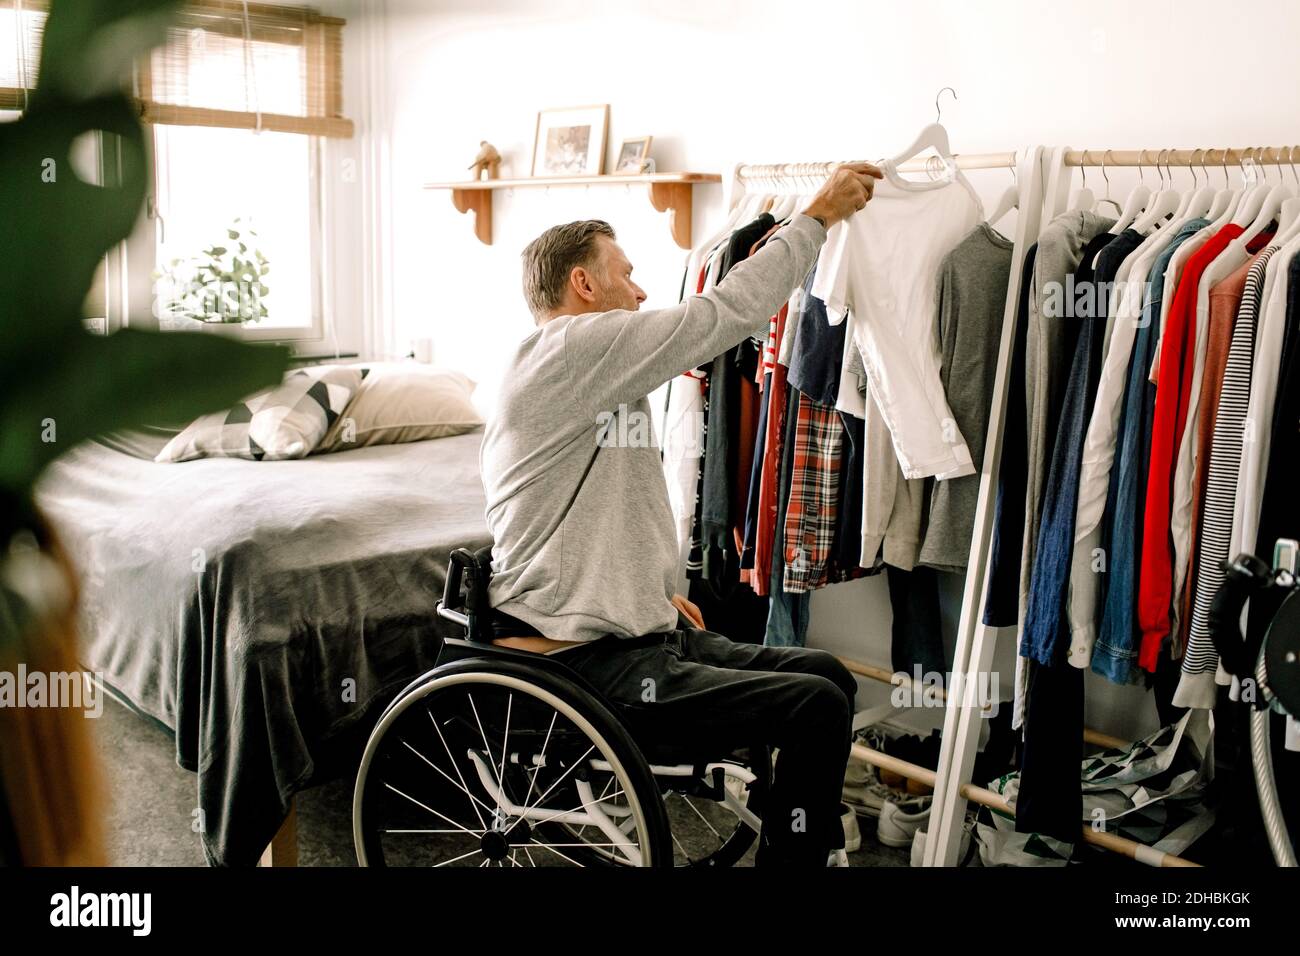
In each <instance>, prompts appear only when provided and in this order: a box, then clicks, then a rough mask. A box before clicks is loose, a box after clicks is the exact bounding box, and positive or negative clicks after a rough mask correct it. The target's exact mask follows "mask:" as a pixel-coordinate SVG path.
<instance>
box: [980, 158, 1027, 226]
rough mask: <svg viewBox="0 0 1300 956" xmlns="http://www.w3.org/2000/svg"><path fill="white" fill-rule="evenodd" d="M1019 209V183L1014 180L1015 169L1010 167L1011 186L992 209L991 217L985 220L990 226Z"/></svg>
mask: <svg viewBox="0 0 1300 956" xmlns="http://www.w3.org/2000/svg"><path fill="white" fill-rule="evenodd" d="M1019 208H1020V183H1019V182H1018V181H1017V180H1016V167H1015V166H1012V167H1011V185H1010V186H1008V187H1007V188H1006V191H1005V192H1003V193H1002V198H1001V199H999V200H998V204H997V205H996V206H994V207H993V215H991V216H989V217H988V219H987V220H985V221H986V222H987V223H988V224H989V225H990V226H991V225H993V224H994V223H995V222H997V221H998V220H999V219H1001V218H1002V217H1003V216H1005V215H1006V214H1007V213H1009V212H1011V210H1013V209H1019Z"/></svg>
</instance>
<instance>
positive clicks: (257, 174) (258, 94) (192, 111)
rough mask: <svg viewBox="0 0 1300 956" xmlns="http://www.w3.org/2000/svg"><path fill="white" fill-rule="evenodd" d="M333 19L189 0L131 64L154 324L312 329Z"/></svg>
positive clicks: (336, 55)
mask: <svg viewBox="0 0 1300 956" xmlns="http://www.w3.org/2000/svg"><path fill="white" fill-rule="evenodd" d="M0 2H4V0H0ZM342 26H343V21H342V20H338V19H334V18H331V17H322V16H320V14H318V13H316V12H315V11H314V10H311V9H308V8H305V7H287V6H273V5H269V4H265V3H252V2H250V3H247V4H243V3H232V2H230V0H196V2H192V3H188V4H186V6H185V7H184V8H182V10H181V12H180V14H179V16H178V18H177V20H176V22H175V23H173V24H172V25H171V26H170V27H169V28H168V32H167V40H166V42H165V43H164V44H163V45H162V46H160V47H158V48H157V49H155V50H154V51H153V52H152V54H150V56H149V57H148V58H147V59H146V60H145V61H144V62H142V63H141V64H140V69H139V76H138V79H137V87H138V92H139V95H140V100H141V102H140V113H141V116H142V117H143V118H144V120H145V122H146V123H151V124H153V133H154V143H153V145H154V164H155V177H154V179H155V194H154V204H155V209H156V214H157V219H158V223H157V226H158V228H157V232H156V246H157V263H158V269H157V274H158V279H157V281H156V282H155V284H154V289H153V292H154V295H155V300H154V301H155V309H154V314H155V315H156V316H157V317H158V320H159V325H160V327H162V328H177V327H190V326H192V325H193V323H195V322H196V321H214V320H218V321H226V322H232V321H234V322H238V321H243V322H244V332H245V333H246V334H248V335H252V336H254V337H273V338H310V337H317V336H319V335H320V334H321V330H322V327H323V317H322V309H321V287H322V266H321V263H322V246H323V243H322V239H321V232H322V227H321V222H322V216H321V177H320V155H321V151H322V149H323V137H327V136H340V137H347V136H351V135H352V123H351V121H350V120H348V119H345V118H344V117H343V116H342V105H343V104H342V65H341V51H342V33H341V30H342Z"/></svg>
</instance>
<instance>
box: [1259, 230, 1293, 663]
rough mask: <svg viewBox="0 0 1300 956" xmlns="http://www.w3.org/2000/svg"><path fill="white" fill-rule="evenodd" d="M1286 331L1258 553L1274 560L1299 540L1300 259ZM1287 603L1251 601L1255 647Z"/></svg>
mask: <svg viewBox="0 0 1300 956" xmlns="http://www.w3.org/2000/svg"><path fill="white" fill-rule="evenodd" d="M1287 276H1288V279H1287V287H1286V288H1287V294H1286V327H1285V329H1284V332H1283V339H1284V340H1283V346H1282V358H1281V361H1280V363H1279V383H1280V384H1279V387H1278V392H1277V396H1276V399H1275V406H1274V414H1273V422H1272V428H1271V431H1272V435H1271V437H1270V439H1269V447H1270V449H1271V452H1270V454H1269V460H1268V467H1267V468H1266V469H1265V472H1264V483H1263V488H1264V491H1263V500H1262V503H1261V506H1260V515H1259V531H1258V532H1257V534H1256V540H1255V553H1256V554H1258V555H1260V556H1262V557H1265V558H1266V559H1267V558H1270V557H1271V556H1272V553H1273V545H1274V543H1275V542H1276V541H1277V539H1278V538H1300V507H1297V504H1298V503H1300V499H1298V498H1297V495H1296V493H1295V476H1296V474H1297V471H1298V470H1300V255H1297V256H1295V257H1294V258H1292V260H1291V263H1290V265H1289V266H1288V267H1287ZM1282 600H1283V593H1282V591H1281V589H1273V590H1271V591H1266V592H1264V593H1262V594H1258V595H1255V596H1254V597H1252V598H1251V599H1250V613H1249V618H1248V624H1247V637H1248V639H1249V640H1250V642H1251V643H1252V645H1257V644H1258V642H1259V641H1261V640H1262V639H1263V637H1264V633H1265V631H1266V630H1267V628H1268V625H1269V623H1270V622H1271V621H1272V620H1273V615H1274V614H1276V613H1277V610H1278V608H1279V607H1280V606H1281V603H1282Z"/></svg>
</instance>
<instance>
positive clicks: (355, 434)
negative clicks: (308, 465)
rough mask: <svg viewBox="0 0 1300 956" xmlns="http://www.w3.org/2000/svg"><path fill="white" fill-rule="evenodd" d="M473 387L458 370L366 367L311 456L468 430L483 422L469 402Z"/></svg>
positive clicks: (397, 364)
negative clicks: (351, 394)
mask: <svg viewBox="0 0 1300 956" xmlns="http://www.w3.org/2000/svg"><path fill="white" fill-rule="evenodd" d="M475 384H476V383H475V382H474V380H473V379H471V378H469V377H468V376H466V375H464V374H463V373H461V372H456V371H453V370H452V369H447V368H436V367H434V366H430V365H423V364H420V363H418V362H386V363H376V364H372V365H370V366H369V374H368V375H366V378H365V380H364V381H363V382H362V383H361V388H359V389H358V390H357V394H356V396H355V397H354V398H353V399H352V402H351V404H349V405H348V407H347V408H346V409H344V411H343V414H342V415H340V416H339V418H338V420H337V421H335V422H334V424H333V425H332V426H331V427H330V430H329V431H328V432H327V433H326V435H325V437H324V439H322V440H321V443H320V444H319V445H317V446H316V452H315V453H316V454H323V453H325V452H331V451H347V450H348V449H349V448H361V447H363V446H365V445H396V444H400V443H402V442H410V441H423V440H424V439H426V438H447V437H449V436H451V435H460V434H463V433H464V432H467V431H470V430H472V429H473V428H476V427H477V426H479V425H482V424H483V419H482V417H481V416H480V415H479V413H478V410H477V409H475V408H474V403H473V402H472V401H471V400H470V396H471V395H472V394H473V393H474V386H475Z"/></svg>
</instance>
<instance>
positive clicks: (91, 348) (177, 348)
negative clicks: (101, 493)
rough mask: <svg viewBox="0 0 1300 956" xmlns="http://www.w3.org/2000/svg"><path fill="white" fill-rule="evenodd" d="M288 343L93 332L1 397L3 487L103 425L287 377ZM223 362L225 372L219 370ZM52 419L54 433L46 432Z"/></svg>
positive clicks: (234, 395) (155, 419) (171, 415)
mask: <svg viewBox="0 0 1300 956" xmlns="http://www.w3.org/2000/svg"><path fill="white" fill-rule="evenodd" d="M288 360H289V350H288V349H287V348H285V347H284V346H268V345H252V344H248V343H244V342H238V341H233V340H230V339H226V338H223V337H221V336H216V335H208V334H204V333H201V332H141V331H138V330H134V329H123V330H122V331H120V332H117V333H116V334H114V335H109V336H96V335H90V334H89V333H85V334H83V335H82V336H81V337H79V338H78V339H77V340H75V341H70V342H68V343H66V344H65V346H64V348H63V349H61V350H60V354H59V355H58V356H54V357H51V360H50V361H48V362H47V363H46V366H45V367H44V368H42V369H41V370H39V372H37V373H33V374H29V375H28V376H25V379H26V380H25V381H23V382H22V383H21V384H22V386H23V387H22V389H21V390H20V391H18V390H11V389H10V387H8V386H7V389H6V390H7V391H10V394H9V396H8V397H7V400H6V401H5V403H4V405H3V406H0V488H3V489H4V490H6V491H14V492H17V493H22V492H23V491H24V490H25V489H26V488H28V487H29V486H30V484H31V482H32V481H33V480H34V479H35V477H36V475H37V474H38V473H39V471H40V469H41V468H43V467H44V466H45V465H46V464H48V463H49V462H50V461H51V460H52V459H53V458H54V457H56V456H57V455H59V454H61V453H62V452H64V451H66V450H68V449H70V448H72V447H73V446H74V445H76V444H77V443H79V442H81V441H84V440H85V439H87V438H91V437H94V436H95V435H100V434H104V433H106V432H110V431H116V430H117V429H120V428H128V427H131V426H135V425H142V424H154V423H170V422H188V421H190V420H192V419H194V418H195V417H197V416H199V415H202V414H204V413H206V412H211V411H216V410H218V409H220V408H223V407H226V406H229V405H232V404H234V403H235V402H236V401H238V400H239V399H240V398H242V397H244V396H246V395H249V394H250V393H252V392H255V391H257V390H258V389H260V388H265V387H267V386H269V385H274V384H276V383H278V382H279V381H280V379H281V376H282V375H283V374H284V370H285V368H286V367H287V366H288ZM214 371H216V372H218V373H219V374H213V373H214ZM51 424H52V426H53V432H54V436H55V440H54V441H43V440H42V437H43V436H42V433H43V431H47V430H48V428H49V426H50V425H51Z"/></svg>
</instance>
